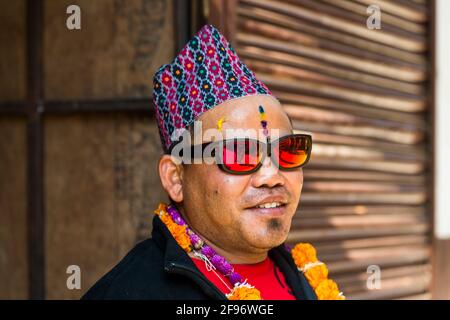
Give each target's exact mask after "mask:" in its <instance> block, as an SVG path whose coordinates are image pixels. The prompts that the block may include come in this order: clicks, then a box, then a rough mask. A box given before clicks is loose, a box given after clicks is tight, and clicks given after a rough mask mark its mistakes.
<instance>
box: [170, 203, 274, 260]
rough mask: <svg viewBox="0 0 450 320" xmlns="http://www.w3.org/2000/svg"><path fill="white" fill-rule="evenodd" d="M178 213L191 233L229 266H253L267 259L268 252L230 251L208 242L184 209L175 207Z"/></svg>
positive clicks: (258, 250)
mask: <svg viewBox="0 0 450 320" xmlns="http://www.w3.org/2000/svg"><path fill="white" fill-rule="evenodd" d="M177 210H178V212H179V213H180V214H181V216H182V217H183V219H184V221H186V223H187V224H188V225H189V227H190V228H191V230H192V231H194V232H195V233H196V234H197V235H198V236H199V237H200V238H201V239H202V240H203V241H204V242H205V244H207V245H208V246H210V247H211V248H213V249H214V250H215V251H216V252H217V254H219V255H220V256H222V257H224V258H225V259H226V260H227V261H228V262H229V263H231V264H255V263H259V262H261V261H264V260H265V259H266V258H267V254H268V250H264V249H256V248H255V250H254V251H243V250H232V249H228V248H225V247H224V246H221V245H220V244H218V243H217V242H215V241H213V240H210V239H209V238H208V237H206V236H205V235H203V234H202V233H201V232H199V231H198V230H197V229H196V228H194V227H193V226H192V224H191V223H190V221H189V219H188V217H187V216H186V214H185V212H184V208H182V207H181V208H180V207H179V206H177Z"/></svg>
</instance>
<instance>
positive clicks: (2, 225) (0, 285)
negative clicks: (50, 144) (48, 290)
mask: <svg viewBox="0 0 450 320" xmlns="http://www.w3.org/2000/svg"><path fill="white" fill-rule="evenodd" d="M26 137H27V135H26V120H25V119H20V118H13V117H10V118H0V150H1V151H0V177H1V178H0V299H26V298H27V297H28V265H27V261H28V252H27V250H28V245H27V206H26V205H27V197H26V194H27V185H26V172H27V170H26V165H27V160H26V154H27V152H26V150H27V147H26V143H27V141H26V139H27V138H26Z"/></svg>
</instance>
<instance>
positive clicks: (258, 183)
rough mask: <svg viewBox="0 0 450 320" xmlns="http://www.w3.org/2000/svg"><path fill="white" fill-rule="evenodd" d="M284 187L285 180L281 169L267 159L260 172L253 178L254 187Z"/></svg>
mask: <svg viewBox="0 0 450 320" xmlns="http://www.w3.org/2000/svg"><path fill="white" fill-rule="evenodd" d="M283 185H284V178H283V176H282V175H281V172H280V170H279V168H278V167H277V166H276V165H275V164H274V163H273V161H272V159H271V158H270V157H266V158H265V159H264V161H263V163H262V165H261V167H260V168H259V170H258V171H256V172H255V173H254V174H253V176H252V186H253V187H254V188H261V187H267V188H273V187H276V186H283Z"/></svg>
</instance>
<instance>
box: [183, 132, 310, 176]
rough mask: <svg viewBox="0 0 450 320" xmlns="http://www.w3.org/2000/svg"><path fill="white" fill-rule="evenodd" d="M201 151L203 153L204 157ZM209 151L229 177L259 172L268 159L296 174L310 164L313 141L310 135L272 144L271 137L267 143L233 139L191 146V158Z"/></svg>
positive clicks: (276, 141)
mask: <svg viewBox="0 0 450 320" xmlns="http://www.w3.org/2000/svg"><path fill="white" fill-rule="evenodd" d="M198 148H200V149H201V153H199V150H198ZM207 148H208V150H209V151H210V155H211V156H212V157H214V158H215V162H216V164H217V165H218V167H219V168H220V169H221V170H223V171H225V172H227V173H230V174H237V175H240V174H242V175H243V174H251V173H253V172H256V171H257V170H258V169H259V168H260V167H261V166H262V164H263V161H264V159H265V158H266V156H268V157H270V158H271V159H272V161H273V163H274V164H275V165H276V166H277V167H278V168H279V169H280V170H282V171H293V170H296V169H298V168H301V167H302V166H304V165H305V164H306V163H307V162H308V160H309V158H310V156H311V149H312V138H311V136H310V135H308V134H292V135H287V136H284V137H281V138H279V139H277V140H274V141H272V142H271V141H270V137H267V143H265V142H262V141H260V140H257V139H251V138H233V139H227V140H222V141H213V142H206V143H203V144H201V145H192V146H191V155H194V154H202V155H203V153H204V151H205V149H207ZM196 149H197V150H196ZM196 152H197V153H196ZM193 157H194V156H193Z"/></svg>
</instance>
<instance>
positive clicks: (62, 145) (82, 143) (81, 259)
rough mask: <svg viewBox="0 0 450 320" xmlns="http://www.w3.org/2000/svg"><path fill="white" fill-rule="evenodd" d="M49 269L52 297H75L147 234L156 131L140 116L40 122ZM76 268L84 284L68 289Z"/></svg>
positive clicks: (154, 185) (154, 188)
mask: <svg viewBox="0 0 450 320" xmlns="http://www.w3.org/2000/svg"><path fill="white" fill-rule="evenodd" d="M45 139H46V140H45V141H46V142H45V159H46V162H45V203H46V274H47V296H48V298H50V299H58V298H79V297H80V296H81V294H82V293H84V292H85V291H86V290H87V289H88V288H89V287H90V286H91V285H92V284H93V283H94V281H96V280H98V279H99V277H100V276H102V275H103V274H104V273H106V272H107V271H108V270H109V269H110V268H111V267H112V266H113V265H114V264H116V263H117V262H118V261H119V259H120V258H121V257H122V256H124V254H125V253H126V252H127V251H128V250H130V249H131V247H132V246H133V245H134V244H135V243H136V242H138V241H139V240H141V239H143V238H147V237H149V235H150V232H151V219H152V218H153V210H154V208H155V207H156V205H157V203H158V201H167V199H166V198H165V197H164V195H163V193H162V191H161V187H160V183H159V176H158V174H157V171H156V168H157V163H158V159H159V154H160V152H161V151H160V150H161V148H160V140H159V136H158V131H157V128H156V125H155V123H154V119H151V118H149V117H147V116H143V115H126V114H107V115H95V114H92V115H83V116H81V115H74V116H67V117H63V116H58V117H57V116H52V117H49V118H47V119H46V121H45ZM72 264H74V265H78V266H79V267H80V268H81V275H82V278H81V279H82V289H81V290H72V291H71V290H68V289H67V288H66V279H67V276H68V275H67V274H66V268H67V267H68V266H69V265H72Z"/></svg>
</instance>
